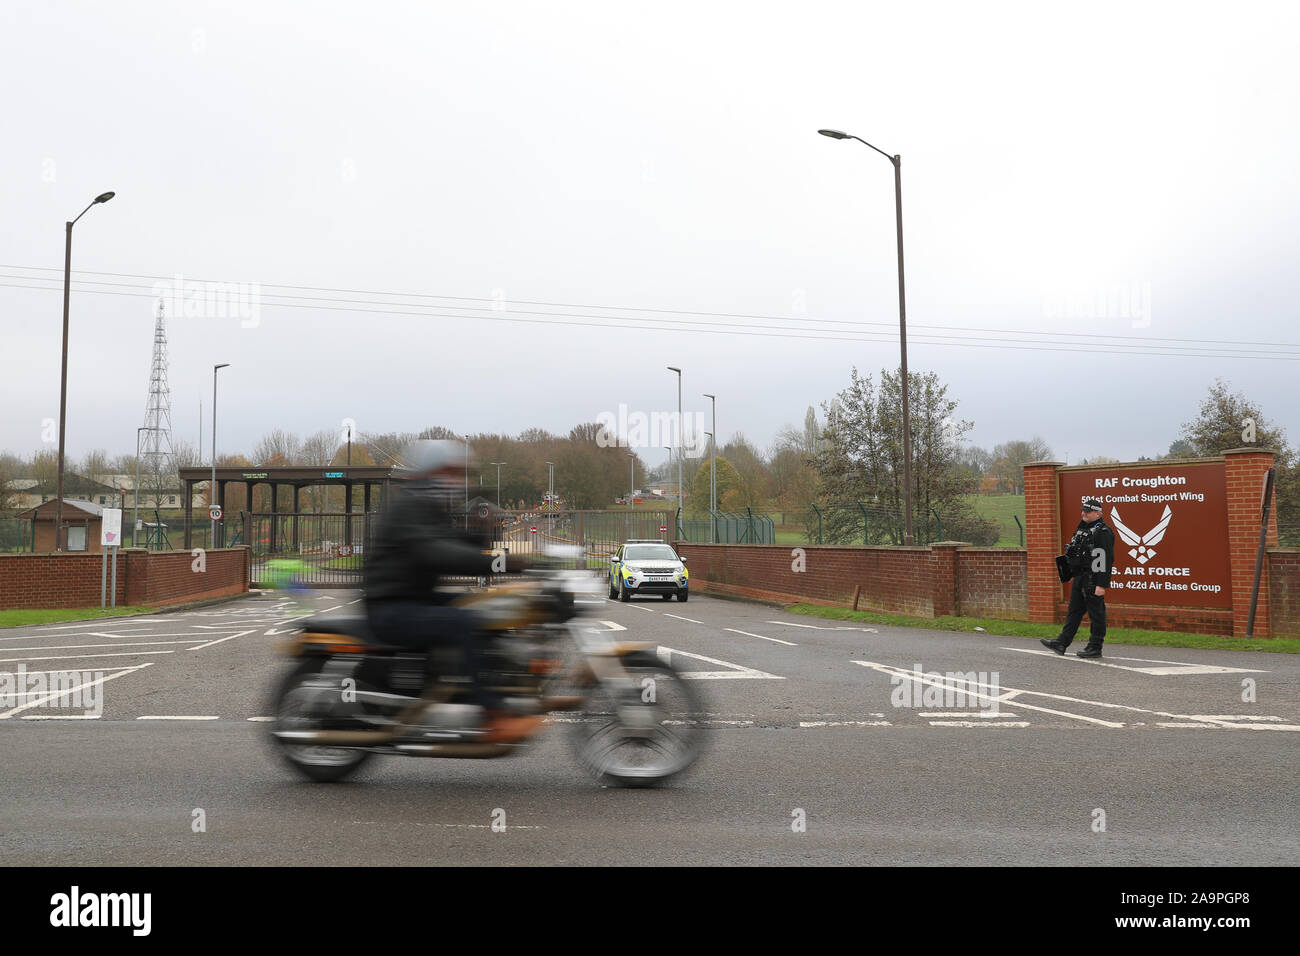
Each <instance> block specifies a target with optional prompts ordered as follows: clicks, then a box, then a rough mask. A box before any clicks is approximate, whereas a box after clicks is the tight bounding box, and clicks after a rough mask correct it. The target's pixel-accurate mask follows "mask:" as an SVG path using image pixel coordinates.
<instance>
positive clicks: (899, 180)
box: [817, 129, 915, 545]
mask: <svg viewBox="0 0 1300 956" xmlns="http://www.w3.org/2000/svg"><path fill="white" fill-rule="evenodd" d="M817 132H819V133H821V134H822V135H823V136H829V137H830V138H831V139H856V140H857V141H858V142H859V143H861V144H862V145H863V146H871V144H870V143H868V142H867V141H866V140H865V139H862V138H861V137H858V136H854V135H853V134H852V133H843V132H840V131H839V130H837V129H819V130H818V131H817ZM871 148H872V149H874V150H876V152H877V153H879V154H880V155H881V156H883V157H885V159H887V160H889V161H890V162H891V163H893V164H894V214H895V219H896V222H897V228H898V344H899V349H900V351H901V354H902V388H903V507H904V509H905V510H906V514H905V517H904V520H905V522H906V523H905V525H904V531H903V543H904V544H909V545H910V544H914V543H915V539H914V538H913V537H912V418H911V415H910V413H909V412H908V402H907V296H906V294H905V293H904V284H903V168H902V164H903V157H902V156H899V155H894V156H890V155H889V154H888V153H886V152H885V151H884V150H883V149H877V148H876V147H875V146H871Z"/></svg>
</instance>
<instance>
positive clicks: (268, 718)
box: [248, 717, 275, 722]
mask: <svg viewBox="0 0 1300 956" xmlns="http://www.w3.org/2000/svg"><path fill="white" fill-rule="evenodd" d="M248 719H249V720H259V721H263V722H265V721H270V720H275V718H274V717H249V718H248Z"/></svg>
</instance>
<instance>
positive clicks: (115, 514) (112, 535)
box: [99, 508, 122, 548]
mask: <svg viewBox="0 0 1300 956" xmlns="http://www.w3.org/2000/svg"><path fill="white" fill-rule="evenodd" d="M99 546H100V547H101V548H107V547H112V548H120V547H121V546H122V509H121V508H105V509H104V511H103V521H102V523H101V524H100V526H99Z"/></svg>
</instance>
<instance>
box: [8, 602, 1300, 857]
mask: <svg viewBox="0 0 1300 956" xmlns="http://www.w3.org/2000/svg"><path fill="white" fill-rule="evenodd" d="M357 598H358V595H357V594H356V592H344V591H329V592H322V593H320V594H319V595H317V596H315V599H314V600H313V602H312V603H313V604H314V605H315V606H316V608H317V609H318V610H320V611H322V612H326V613H346V612H348V611H350V610H351V611H355V610H356V608H355V607H349V606H348V605H349V603H350V602H355V601H356V600H357ZM587 611H588V620H587V624H588V625H589V626H591V627H597V628H605V629H611V630H613V629H617V628H625V629H626V633H625V634H622V635H621V636H623V637H626V638H628V639H634V640H647V641H653V642H655V643H656V644H658V645H660V646H661V647H662V648H666V649H670V650H666V651H665V653H669V654H671V656H672V659H673V661H674V663H675V664H678V665H679V666H681V667H684V668H686V669H688V670H690V671H693V672H695V673H697V674H699V675H700V678H699V680H698V683H697V684H695V685H693V686H695V687H696V688H697V689H698V690H700V691H701V692H702V693H703V694H704V695H705V697H704V700H705V710H706V711H707V712H708V715H707V717H705V718H704V719H705V720H707V721H708V722H709V726H710V727H711V739H710V749H709V751H708V753H706V755H705V756H704V758H703V759H702V760H701V762H700V763H699V765H698V766H697V767H696V769H695V770H694V771H692V772H691V773H690V774H689V775H688V776H686V777H685V778H683V779H681V780H680V781H676V782H674V784H673V785H671V786H669V787H665V788H660V789H655V790H621V789H606V788H602V787H600V786H599V785H598V784H596V783H594V782H593V781H592V780H591V779H590V778H589V777H587V776H586V775H585V774H584V773H583V771H582V770H581V769H580V768H579V767H578V766H577V764H576V762H575V761H574V760H573V758H572V757H571V755H570V754H569V752H568V749H567V742H566V740H565V737H564V734H563V733H557V732H554V731H552V732H548V733H547V734H545V735H543V736H542V737H541V738H540V739H539V741H538V742H537V743H536V745H535V746H533V747H532V748H531V749H529V750H527V751H525V752H523V753H522V754H520V755H518V756H512V757H510V758H507V759H503V760H494V761H465V760H428V759H411V758H397V757H384V758H375V759H373V760H371V762H370V763H369V764H367V765H366V767H365V768H363V770H362V771H361V772H360V773H358V775H357V776H356V777H355V778H354V779H352V780H350V781H349V782H347V783H342V784H333V785H322V784H312V783H308V782H304V781H301V780H299V779H298V778H297V777H296V775H295V774H294V773H293V772H292V771H291V770H290V769H289V768H287V767H286V766H285V765H284V764H283V763H282V762H281V761H280V760H279V758H278V757H277V756H276V755H275V754H274V753H273V752H272V751H271V748H270V747H269V745H268V744H267V742H266V740H265V734H266V729H267V724H266V723H265V722H263V721H259V720H257V719H256V718H261V717H265V716H266V715H267V713H268V707H267V698H268V694H269V690H270V687H271V684H272V682H273V680H274V678H275V675H276V674H277V673H278V672H279V671H280V670H281V668H282V667H283V666H284V664H283V661H281V660H280V659H279V658H277V657H276V656H275V655H274V645H275V644H276V643H277V642H278V641H279V640H281V637H280V636H278V634H282V633H284V632H286V631H287V630H288V629H289V628H291V626H292V618H293V616H294V614H295V613H296V612H295V609H294V607H293V606H292V605H291V604H289V603H287V602H285V601H284V600H283V599H282V598H281V597H280V596H274V597H273V596H268V595H255V596H249V597H246V598H242V599H239V600H236V601H231V602H228V603H226V604H223V605H220V606H215V607H209V608H206V609H202V610H195V611H188V612H179V613H172V614H158V615H154V616H150V617H144V618H114V619H110V620H103V621H87V622H78V623H75V624H62V625H53V626H45V627H26V628H16V629H6V630H3V631H0V671H13V670H16V669H17V668H18V667H19V666H20V665H21V666H22V667H23V668H25V669H26V670H27V671H29V672H31V671H36V670H56V669H77V670H89V671H95V672H101V674H99V675H96V677H95V678H88V679H98V677H100V676H102V681H101V682H100V683H97V684H95V685H94V687H93V688H91V691H92V692H93V691H94V690H95V689H98V691H100V692H102V697H101V698H100V700H99V701H98V703H99V704H100V705H102V713H101V714H100V715H99V716H97V717H91V718H86V717H84V716H80V715H81V714H82V710H76V711H73V710H66V709H65V710H53V709H51V708H49V707H48V706H46V705H45V704H43V703H42V701H41V698H40V696H26V697H23V698H19V699H17V700H13V699H11V700H9V701H7V702H6V701H3V700H0V741H2V742H3V750H2V752H3V755H4V756H3V774H2V775H0V818H2V819H3V825H0V854H2V856H0V858H3V859H4V860H5V862H6V863H8V864H10V865H43V864H60V865H77V864H117V865H145V864H179V865H203V864H216V863H221V864H242V865H254V864H256V865H275V864H343V865H353V864H356V865H364V864H415V865H426V864H506V865H520V864H608V863H615V864H634V865H660V864H718V863H724V864H725V863H731V864H737V863H738V864H809V863H812V864H904V865H906V864H924V865H959V866H960V865H973V864H993V865H1001V864H1069V865H1091V864H1117V865H1152V864H1154V865H1171V864H1179V865H1210V866H1215V865H1251V864H1263V863H1271V864H1295V863H1296V862H1297V860H1300V828H1297V826H1296V820H1297V819H1300V774H1297V765H1298V763H1300V760H1297V755H1298V753H1300V659H1297V658H1296V657H1295V656H1292V655H1282V654H1263V653H1235V652H1226V651H1198V650H1174V649H1166V648H1160V649H1150V648H1135V647H1123V646H1121V645H1109V644H1108V645H1107V648H1106V656H1105V658H1104V659H1103V661H1101V662H1089V661H1080V660H1078V659H1076V658H1075V657H1074V656H1073V655H1070V656H1069V657H1066V658H1061V657H1058V656H1056V655H1054V654H1051V653H1050V652H1046V651H1043V650H1042V648H1040V647H1039V645H1038V643H1037V642H1036V641H1030V640H1025V639H1021V638H1007V637H996V636H991V635H986V634H978V633H976V634H957V633H951V632H939V631H925V630H916V629H910V628H909V629H896V628H888V627H880V628H875V629H872V628H859V627H842V626H839V625H837V624H836V622H833V621H821V620H818V619H816V618H807V617H800V616H797V615H792V614H786V613H784V612H781V611H777V610H774V609H772V608H769V607H766V606H761V605H755V604H747V603H740V602H734V601H723V600H718V599H709V598H705V597H702V596H700V595H696V596H695V598H694V599H693V600H692V601H691V602H689V603H688V604H679V603H676V602H672V603H665V602H660V601H659V600H657V599H651V600H645V601H636V602H633V603H631V604H620V603H618V602H613V601H611V602H606V603H600V604H595V605H591V606H589V607H588V608H587ZM277 632H278V633H277ZM1079 646H1082V645H1081V644H1080V645H1079ZM917 667H919V669H920V674H918V673H917V671H916V668H917ZM950 674H951V675H954V676H952V677H949V676H948V675H950ZM926 675H929V676H926ZM955 675H965V676H964V678H962V677H958V676H955ZM981 675H982V676H981ZM963 679H965V680H973V681H975V683H974V684H966V683H962V682H961V681H962V680H963ZM1244 681H1250V682H1253V684H1254V693H1255V698H1256V699H1255V701H1252V702H1244V701H1243V682H1244ZM967 688H970V689H972V690H976V689H977V690H979V691H981V693H982V696H976V697H973V698H972V697H968V698H967V699H966V700H964V701H963V700H960V699H957V698H956V697H955V691H956V690H957V689H962V690H965V689H967ZM905 691H906V692H907V695H908V697H907V699H904V692H905ZM927 692H928V694H929V695H930V696H928V697H927V696H926V695H927ZM945 692H947V694H948V697H947V699H944V697H943V695H944V693H945ZM935 695H937V696H935ZM92 703H93V702H92ZM896 704H897V705H901V706H896ZM995 706H996V712H994V707H995ZM83 709H84V707H83ZM562 729H563V728H562V727H557V728H555V730H562ZM503 815H504V821H505V823H506V829H505V830H504V831H500V830H499V829H493V827H492V824H493V822H494V820H497V821H500V820H501V819H502V818H503ZM200 817H201V819H202V822H203V824H204V827H203V829H202V830H201V831H200V832H195V824H194V821H195V820H196V819H199V818H200ZM800 819H802V820H803V821H805V823H806V826H805V828H803V829H802V830H800V829H798V828H797V827H796V826H795V825H794V824H796V823H797V822H798V821H799V820H800Z"/></svg>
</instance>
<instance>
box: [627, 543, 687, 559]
mask: <svg viewBox="0 0 1300 956" xmlns="http://www.w3.org/2000/svg"><path fill="white" fill-rule="evenodd" d="M623 560H624V561H676V560H677V554H676V553H675V552H674V551H673V549H672V548H670V547H668V545H666V544H630V545H628V546H627V550H625V551H624V552H623Z"/></svg>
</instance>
